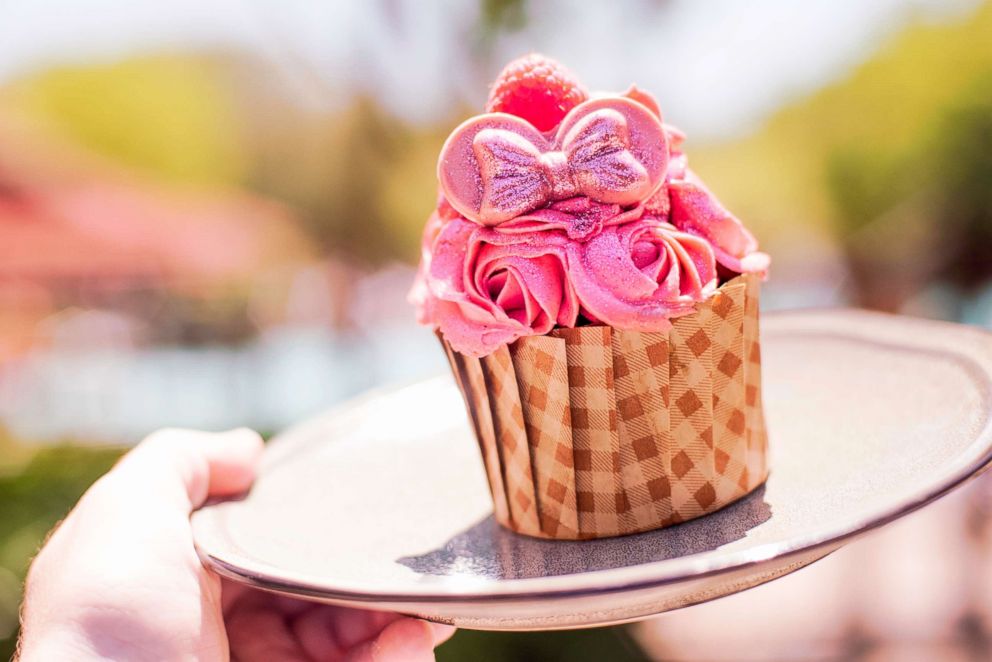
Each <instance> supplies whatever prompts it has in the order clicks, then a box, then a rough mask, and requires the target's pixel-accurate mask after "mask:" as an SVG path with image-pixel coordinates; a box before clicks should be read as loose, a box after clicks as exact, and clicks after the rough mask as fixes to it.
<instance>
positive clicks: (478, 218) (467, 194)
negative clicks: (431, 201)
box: [437, 113, 551, 225]
mask: <svg viewBox="0 0 992 662" xmlns="http://www.w3.org/2000/svg"><path fill="white" fill-rule="evenodd" d="M487 129H494V130H500V131H509V132H511V133H513V134H516V135H518V136H520V137H521V138H523V139H524V140H525V141H526V142H528V143H530V144H531V145H533V146H534V147H535V148H536V149H537V150H538V152H539V153H544V152H546V151H548V150H549V149H550V147H551V146H550V145H549V143H548V141H547V140H546V139H545V138H544V136H543V135H541V132H540V131H538V130H537V129H535V128H534V127H533V126H532V125H531V124H530V123H529V122H527V121H526V120H523V119H521V118H519V117H515V116H513V115H507V114H505V113H487V114H485V115H478V116H476V117H473V118H471V119H469V120H467V121H465V122H463V123H462V124H461V125H460V126H459V127H458V128H456V129H455V130H454V131H453V132H452V134H451V135H450V136H448V139H447V140H446V141H445V143H444V147H442V148H441V155H440V157H439V158H438V162H437V178H438V181H439V182H440V184H441V190H442V191H443V192H444V196H445V198H447V200H448V202H449V203H450V204H451V206H452V207H454V208H455V209H456V210H457V211H458V212H459V213H460V214H461V215H462V216H464V217H465V218H467V219H469V220H470V221H475V222H476V223H479V224H481V225H497V224H498V223H501V222H503V221H505V220H507V219H506V218H503V215H502V214H500V213H499V212H497V211H494V210H492V209H485V210H484V209H483V204H482V201H483V193H484V186H485V184H484V181H483V164H481V163H479V158H480V156H479V150H477V149H476V146H475V139H476V136H478V135H479V133H480V132H482V131H485V130H487Z"/></svg>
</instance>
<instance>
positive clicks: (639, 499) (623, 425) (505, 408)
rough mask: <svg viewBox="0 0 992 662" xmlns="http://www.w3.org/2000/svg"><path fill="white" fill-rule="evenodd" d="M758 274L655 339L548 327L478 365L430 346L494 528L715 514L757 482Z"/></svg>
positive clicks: (640, 526)
mask: <svg viewBox="0 0 992 662" xmlns="http://www.w3.org/2000/svg"><path fill="white" fill-rule="evenodd" d="M759 289H760V281H759V279H758V277H756V276H751V275H745V276H740V277H738V278H735V279H734V280H732V281H730V282H729V283H726V284H725V285H723V286H722V287H721V288H720V289H719V290H717V292H716V293H715V294H714V295H713V296H712V297H710V298H709V299H707V300H706V301H705V302H703V303H701V304H699V305H698V306H697V310H696V312H695V313H693V314H691V315H686V316H684V317H680V318H678V319H675V320H672V329H671V330H670V331H669V332H667V333H645V332H637V331H623V330H619V329H615V328H613V327H609V326H586V327H579V328H576V329H555V330H554V331H552V332H551V333H550V334H548V335H545V336H532V337H527V338H521V339H520V340H518V341H516V342H515V343H513V344H511V345H508V346H504V347H501V348H500V349H499V350H498V351H496V352H494V353H492V354H490V355H488V356H485V357H483V358H481V359H477V358H473V357H468V356H465V355H462V354H460V353H458V352H455V351H453V350H452V349H451V347H450V346H448V344H447V343H445V342H444V341H443V340H442V344H444V346H445V351H446V353H447V355H448V359H449V361H450V362H451V366H452V370H453V372H454V374H455V379H456V381H457V382H458V385H459V388H460V389H461V391H462V394H463V395H464V397H465V403H466V406H467V409H468V413H469V419H470V421H471V422H472V425H473V428H474V430H475V433H476V438H477V439H478V441H479V448H480V451H481V454H482V458H483V462H484V464H485V467H486V475H487V477H488V479H489V487H490V490H491V492H492V496H493V503H494V509H493V511H494V515H495V517H496V519H497V521H499V522H500V523H501V524H502V525H504V526H506V527H508V528H510V529H512V530H514V531H517V532H519V533H523V534H526V535H531V536H536V537H542V538H555V539H567V540H574V539H585V538H599V537H606V536H616V535H623V534H628V533H636V532H639V531H648V530H651V529H656V528H660V527H663V526H667V525H670V524H675V523H677V522H682V521H685V520H688V519H692V518H694V517H699V516H701V515H705V514H707V513H710V512H713V511H714V510H717V509H718V508H721V507H723V506H725V505H727V504H729V503H731V502H732V501H735V500H737V499H739V498H740V497H742V496H744V495H745V494H747V493H749V492H750V491H751V490H753V489H754V488H755V487H757V486H758V485H760V484H761V483H762V482H764V480H765V478H766V476H767V473H768V469H767V462H766V455H767V438H766V433H765V423H764V417H763V411H762V403H761V367H760V364H761V350H760V345H759V340H758V297H759Z"/></svg>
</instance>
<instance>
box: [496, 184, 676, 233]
mask: <svg viewBox="0 0 992 662" xmlns="http://www.w3.org/2000/svg"><path fill="white" fill-rule="evenodd" d="M666 197H667V194H666ZM643 213H644V209H643V207H642V206H641V205H637V206H636V207H632V208H630V209H627V210H624V209H623V208H622V207H621V206H620V205H616V204H613V205H611V204H603V203H599V202H596V201H595V200H591V199H589V198H581V197H580V198H569V199H567V200H560V201H558V202H555V203H553V204H552V205H551V206H550V207H545V208H544V209H538V210H537V211H534V212H531V213H529V214H524V215H523V216H518V217H516V218H514V219H513V220H511V221H507V222H506V223H503V224H502V225H500V226H499V231H500V232H503V233H509V234H520V233H527V232H537V231H542V230H564V231H565V233H566V234H567V235H568V238H569V239H574V240H575V241H584V240H586V239H588V238H589V237H591V236H593V235H595V234H596V233H598V232H599V231H600V230H602V229H603V228H604V227H605V226H608V225H620V224H622V223H628V222H630V221H634V220H637V219H638V218H640V217H641V215H642V214H643Z"/></svg>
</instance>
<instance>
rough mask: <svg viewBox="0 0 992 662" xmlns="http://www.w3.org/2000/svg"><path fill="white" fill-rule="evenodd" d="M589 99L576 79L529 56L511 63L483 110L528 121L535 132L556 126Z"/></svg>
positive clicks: (547, 60) (554, 64) (547, 61)
mask: <svg viewBox="0 0 992 662" xmlns="http://www.w3.org/2000/svg"><path fill="white" fill-rule="evenodd" d="M588 98H589V92H587V91H586V88H585V87H583V86H582V84H581V83H579V81H578V79H576V77H575V75H574V74H573V73H572V72H571V71H569V70H568V69H566V68H565V67H563V66H562V65H560V64H558V63H557V62H555V61H554V60H552V59H550V58H547V57H545V56H543V55H540V54H538V53H531V54H530V55H525V56H523V57H521V58H517V59H516V60H514V61H512V62H510V63H509V64H508V65H506V67H504V68H503V71H501V72H500V74H499V76H498V77H497V78H496V82H495V83H493V87H492V90H491V91H490V92H489V101H488V102H487V103H486V110H487V111H489V112H491V113H509V114H510V115H516V116H517V117H522V118H523V119H525V120H527V121H528V122H530V123H531V124H533V125H534V127H535V128H536V129H537V130H538V131H550V130H551V129H553V128H555V127H556V126H558V124H559V123H560V122H561V121H562V119H563V118H564V117H565V115H566V114H568V111H570V110H572V108H575V107H576V106H577V105H579V104H580V103H582V102H583V101H585V100H586V99H588Z"/></svg>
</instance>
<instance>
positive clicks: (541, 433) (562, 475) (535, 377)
mask: <svg viewBox="0 0 992 662" xmlns="http://www.w3.org/2000/svg"><path fill="white" fill-rule="evenodd" d="M511 356H512V357H513V367H514V370H516V373H517V386H518V387H519V389H520V400H521V403H522V404H523V412H524V421H525V422H526V423H525V425H526V428H527V438H528V440H529V441H530V458H531V468H532V470H533V474H534V479H535V480H536V481H537V503H538V510H539V511H540V513H539V516H540V520H541V531H542V532H543V533H544V534H545V535H546V536H548V537H551V538H575V537H577V536H578V532H579V521H578V510H577V508H576V505H575V468H574V461H573V458H572V412H571V410H570V409H569V406H568V361H567V358H566V354H565V341H563V340H560V339H558V338H551V337H549V336H534V337H531V338H521V339H520V340H518V341H517V342H516V343H514V344H513V345H512V346H511Z"/></svg>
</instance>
